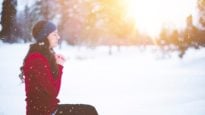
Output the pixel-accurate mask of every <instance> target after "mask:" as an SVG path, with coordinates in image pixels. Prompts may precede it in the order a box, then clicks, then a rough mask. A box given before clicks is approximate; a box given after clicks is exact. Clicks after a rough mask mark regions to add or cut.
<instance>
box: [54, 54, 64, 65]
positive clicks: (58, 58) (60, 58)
mask: <svg viewBox="0 0 205 115" xmlns="http://www.w3.org/2000/svg"><path fill="white" fill-rule="evenodd" d="M55 58H56V63H57V64H60V65H63V64H64V63H65V61H66V60H65V57H64V56H63V55H61V54H55Z"/></svg>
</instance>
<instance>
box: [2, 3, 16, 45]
mask: <svg viewBox="0 0 205 115" xmlns="http://www.w3.org/2000/svg"><path fill="white" fill-rule="evenodd" d="M16 6H17V1H16V0H4V1H3V10H2V17H1V25H2V30H1V33H0V35H1V39H3V40H4V41H6V42H15V41H16V37H17V33H18V32H17V31H18V28H17V26H16V12H17V10H16Z"/></svg>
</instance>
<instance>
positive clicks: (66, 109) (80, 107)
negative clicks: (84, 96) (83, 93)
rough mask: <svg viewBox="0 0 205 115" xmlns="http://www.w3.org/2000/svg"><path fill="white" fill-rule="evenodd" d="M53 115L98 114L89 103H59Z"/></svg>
mask: <svg viewBox="0 0 205 115" xmlns="http://www.w3.org/2000/svg"><path fill="white" fill-rule="evenodd" d="M55 115H98V113H97V111H96V109H95V107H93V106H91V105H85V104H60V105H59V106H58V108H57V111H56V114H55Z"/></svg>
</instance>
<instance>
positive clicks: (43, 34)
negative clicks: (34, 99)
mask: <svg viewBox="0 0 205 115" xmlns="http://www.w3.org/2000/svg"><path fill="white" fill-rule="evenodd" d="M55 30H56V26H55V25H54V24H53V23H51V22H49V21H46V20H42V21H39V22H37V23H36V24H35V25H34V27H33V31H32V34H33V37H34V38H35V40H36V41H37V42H41V41H43V40H44V39H45V38H47V36H48V35H49V34H50V33H51V32H53V31H55Z"/></svg>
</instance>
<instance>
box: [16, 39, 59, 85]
mask: <svg viewBox="0 0 205 115" xmlns="http://www.w3.org/2000/svg"><path fill="white" fill-rule="evenodd" d="M32 52H39V53H41V54H42V55H44V56H45V57H46V58H47V59H48V62H49V65H50V68H51V72H52V74H53V76H54V78H56V77H57V75H58V65H57V63H56V59H55V51H54V50H53V49H52V48H50V47H49V41H48V39H44V40H43V41H41V42H37V43H34V44H31V45H30V48H29V50H28V53H27V55H26V56H25V58H24V61H25V59H26V58H27V56H28V55H29V54H30V53H32ZM23 63H24V62H23ZM23 66H24V64H23ZM23 66H22V67H21V68H20V70H21V74H20V75H19V77H20V79H21V80H22V82H24V74H23Z"/></svg>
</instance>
